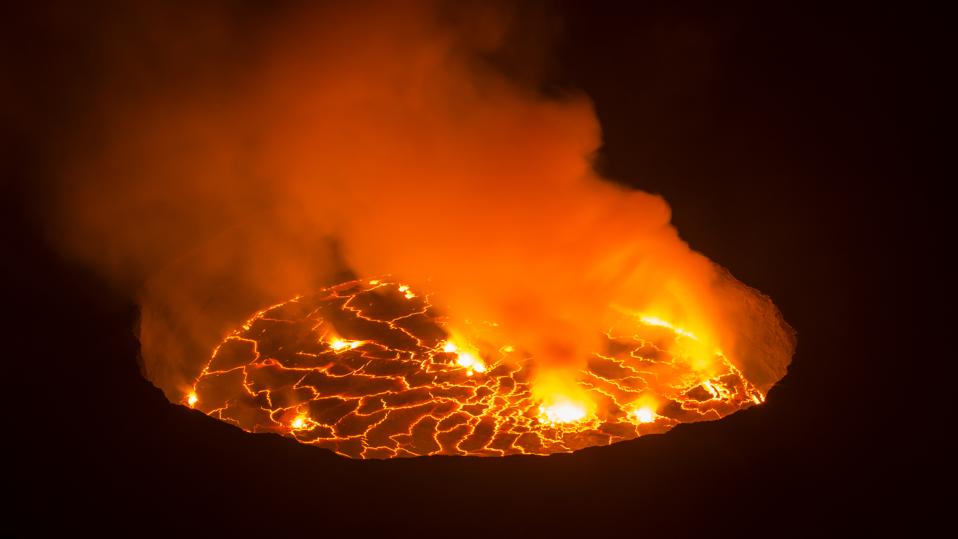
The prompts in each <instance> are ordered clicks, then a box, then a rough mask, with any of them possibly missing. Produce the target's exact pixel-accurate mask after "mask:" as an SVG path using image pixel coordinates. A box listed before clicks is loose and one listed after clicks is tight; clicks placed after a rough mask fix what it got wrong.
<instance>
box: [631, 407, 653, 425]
mask: <svg viewBox="0 0 958 539" xmlns="http://www.w3.org/2000/svg"><path fill="white" fill-rule="evenodd" d="M632 415H634V416H635V418H636V419H638V420H639V423H651V422H653V421H655V412H653V411H652V409H651V408H647V407H642V408H639V409H638V410H634V411H633V412H632Z"/></svg>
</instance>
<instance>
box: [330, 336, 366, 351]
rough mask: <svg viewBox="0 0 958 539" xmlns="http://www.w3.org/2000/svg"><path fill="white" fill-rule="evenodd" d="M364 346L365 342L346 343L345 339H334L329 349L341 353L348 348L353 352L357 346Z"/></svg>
mask: <svg viewBox="0 0 958 539" xmlns="http://www.w3.org/2000/svg"><path fill="white" fill-rule="evenodd" d="M362 344H363V341H346V340H343V339H333V340H331V341H329V347H330V348H332V349H333V350H335V351H337V352H339V351H340V350H345V349H347V348H348V349H350V350H352V349H353V348H356V347H357V346H360V345H362Z"/></svg>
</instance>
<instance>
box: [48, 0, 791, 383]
mask: <svg viewBox="0 0 958 539" xmlns="http://www.w3.org/2000/svg"><path fill="white" fill-rule="evenodd" d="M346 4H349V5H346ZM195 11H196V8H193V9H192V10H191V19H190V20H179V19H178V18H177V16H176V15H175V14H173V13H170V12H169V10H162V9H156V10H154V9H147V10H145V11H134V12H131V13H128V17H127V19H126V20H124V23H123V26H122V28H120V29H117V30H116V31H115V32H114V34H115V35H112V37H110V38H108V39H107V43H108V45H107V46H105V47H104V54H105V58H106V62H107V65H108V66H109V67H108V68H107V69H106V70H105V72H104V73H105V74H104V75H103V79H102V81H101V87H100V91H99V93H98V95H100V96H101V97H102V100H103V101H102V103H101V106H99V107H97V108H95V110H96V111H97V112H96V113H95V114H94V115H93V116H92V117H91V118H90V124H89V125H90V126H91V129H87V130H85V131H84V132H83V133H82V138H78V139H77V140H76V141H75V144H74V146H73V148H74V152H73V155H72V158H71V159H70V160H69V163H70V164H69V166H68V167H65V168H64V169H63V170H62V171H61V176H62V178H63V181H62V182H60V183H59V184H58V188H57V189H56V190H55V192H54V196H53V200H52V204H54V205H55V212H53V213H54V214H55V215H57V216H58V218H57V220H56V222H53V223H51V228H50V230H51V234H52V236H53V237H54V238H56V240H57V241H58V242H60V244H61V245H62V246H63V248H64V249H65V250H66V251H67V252H69V253H70V254H72V255H74V256H76V257H79V258H80V259H82V260H84V261H86V262H88V263H90V264H92V265H94V266H95V267H97V268H99V269H101V270H102V271H103V272H104V274H105V275H107V276H109V277H110V278H111V279H114V280H115V281H116V282H118V283H123V284H124V285H128V286H132V287H135V289H136V290H138V293H139V298H140V303H141V308H142V321H141V327H140V338H141V342H142V353H143V359H144V368H145V371H146V375H147V376H148V378H149V379H150V380H152V381H153V382H154V383H155V384H157V385H158V386H159V387H161V388H162V389H163V390H164V391H166V392H167V395H168V396H170V397H171V399H174V400H179V399H180V398H181V397H182V392H183V390H184V388H185V387H188V386H189V385H190V382H191V380H192V379H193V378H194V377H195V376H196V375H197V374H198V372H199V369H200V368H202V365H203V364H204V362H205V361H206V360H207V359H208V354H209V351H210V350H211V348H212V347H213V346H215V344H216V343H217V342H219V341H220V340H221V339H222V338H223V337H224V336H225V335H226V334H227V333H228V332H229V331H230V330H232V329H233V328H235V327H236V325H237V324H239V323H240V322H241V321H242V320H244V319H245V318H246V317H247V316H248V315H249V314H250V313H251V312H252V311H255V310H257V309H259V308H262V307H264V306H267V305H270V304H273V303H276V302H279V301H283V300H286V299H288V298H289V297H292V296H294V295H296V294H300V293H306V292H309V291H312V290H315V289H316V288H318V287H320V286H322V285H324V284H332V283H333V282H334V281H336V279H337V277H338V276H341V275H342V274H343V272H344V271H346V270H347V269H351V270H353V271H355V272H356V273H357V274H358V275H360V276H365V277H372V276H378V275H383V274H391V275H394V276H396V277H397V278H398V279H400V280H401V281H403V282H405V283H408V284H410V285H412V286H413V287H414V289H417V288H418V289H421V290H429V291H432V292H435V294H436V295H435V298H436V300H437V301H439V303H440V304H441V305H442V306H443V307H444V309H445V310H446V312H448V313H449V315H450V316H451V317H452V319H453V320H465V319H470V320H495V321H497V322H498V323H499V324H500V325H499V329H498V330H499V331H502V332H503V333H504V338H505V339H507V340H508V341H509V342H511V343H513V344H515V345H516V346H517V347H523V348H524V349H526V350H529V351H531V352H532V353H533V354H534V355H535V357H537V358H538V361H540V362H541V365H542V369H543V372H560V373H561V372H565V373H573V372H574V370H575V367H576V365H577V363H578V362H580V361H582V360H583V359H584V358H585V357H586V356H587V354H588V353H589V352H590V351H593V350H594V349H595V347H594V345H595V343H596V342H597V335H598V334H599V333H600V332H602V331H604V330H605V329H606V328H607V327H608V324H609V323H610V321H611V320H612V318H613V317H615V316H621V313H622V312H623V310H624V311H628V312H644V313H653V314H655V315H657V316H661V317H662V318H664V319H667V320H671V321H673V322H674V323H676V324H677V325H680V326H682V327H685V328H688V329H689V330H691V331H694V332H695V333H696V334H697V335H699V336H700V337H702V338H703V341H705V342H708V343H711V344H713V345H715V346H718V347H720V348H722V349H723V350H725V351H726V353H727V355H728V356H729V358H730V359H731V360H732V361H733V362H734V363H735V364H736V365H737V366H738V367H739V368H740V369H742V371H743V372H744V374H745V375H746V376H747V377H748V378H749V380H751V381H752V382H753V383H755V384H756V386H758V387H759V388H760V389H762V390H763V391H765V390H767V389H768V388H769V387H771V385H772V384H774V382H776V381H777V380H778V379H780V378H781V377H782V376H783V375H784V373H785V368H786V366H787V364H788V362H789V360H790V358H791V354H792V349H793V346H794V344H793V339H792V335H791V331H790V329H789V328H788V327H787V325H785V324H784V322H783V321H782V320H781V318H780V316H779V315H778V312H777V310H776V309H775V307H774V306H773V305H772V303H771V302H770V301H769V300H768V299H767V298H765V297H764V296H761V295H760V294H758V293H757V292H755V291H753V290H751V289H749V288H748V287H746V286H744V285H742V284H741V283H739V282H738V281H735V280H734V279H733V278H731V277H730V276H729V275H728V274H727V273H726V272H725V271H724V270H722V269H721V268H719V267H717V266H716V265H714V264H713V263H712V262H710V261H709V260H708V259H707V258H705V257H704V256H702V255H701V254H699V253H696V252H694V251H692V250H691V249H690V248H689V247H688V246H687V244H686V243H684V242H683V241H682V240H681V239H680V238H679V236H678V234H677V232H676V230H675V229H674V228H673V227H672V226H671V225H670V224H669V220H670V212H669V208H668V206H667V204H666V203H665V201H663V200H662V198H660V197H658V196H654V195H651V194H648V193H644V192H638V191H634V190H630V189H627V188H624V187H621V186H618V185H616V184H614V183H611V182H610V181H607V180H605V179H603V178H600V177H598V175H597V174H596V173H595V172H594V171H593V169H592V167H591V163H590V156H592V155H593V153H594V152H595V151H596V150H597V148H598V147H599V145H600V142H601V140H600V136H601V133H600V127H599V125H598V122H597V119H596V116H595V114H594V112H593V110H592V106H591V104H590V101H589V99H588V98H587V97H586V96H584V95H573V96H565V97H563V98H547V97H544V96H543V95H541V94H540V93H538V92H537V91H536V90H535V89H534V88H530V87H528V85H524V84H519V83H517V82H516V81H515V78H514V77H513V78H509V77H506V76H505V75H503V74H502V73H501V72H500V71H499V70H497V69H495V68H494V64H493V63H490V62H488V61H486V60H484V59H485V58H488V57H489V55H493V54H494V53H495V52H496V51H497V50H498V49H499V48H500V47H502V46H503V45H504V43H505V42H506V40H507V38H508V36H509V29H510V26H509V21H510V17H509V11H508V10H504V9H499V8H498V7H495V8H489V7H482V6H480V5H479V4H476V5H471V6H469V7H467V8H463V7H462V6H461V5H458V6H451V5H448V4H440V3H435V2H420V3H415V4H414V3H411V2H397V3H368V2H359V3H355V2H351V3H337V5H336V6H335V7H322V8H317V7H309V8H304V7H302V6H293V7H289V8H287V9H284V10H280V11H279V12H278V13H270V14H258V13H249V12H245V13H239V14H237V13H235V12H232V11H228V10H215V9H208V11H206V12H205V13H195ZM570 376H574V375H573V374H570Z"/></svg>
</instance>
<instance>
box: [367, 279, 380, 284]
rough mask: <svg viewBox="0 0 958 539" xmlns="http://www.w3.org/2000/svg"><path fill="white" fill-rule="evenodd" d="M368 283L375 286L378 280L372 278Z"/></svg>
mask: <svg viewBox="0 0 958 539" xmlns="http://www.w3.org/2000/svg"><path fill="white" fill-rule="evenodd" d="M369 284H371V285H373V286H375V285H377V284H379V281H378V280H376V279H373V280H372V281H369Z"/></svg>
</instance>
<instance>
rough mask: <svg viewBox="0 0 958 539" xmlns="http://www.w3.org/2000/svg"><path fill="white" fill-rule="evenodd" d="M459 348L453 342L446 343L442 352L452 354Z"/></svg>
mask: <svg viewBox="0 0 958 539" xmlns="http://www.w3.org/2000/svg"><path fill="white" fill-rule="evenodd" d="M458 349H459V348H458V347H457V346H456V345H455V343H453V342H452V341H446V344H444V345H442V351H443V352H445V353H447V354H451V353H453V352H455V351H456V350H458Z"/></svg>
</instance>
